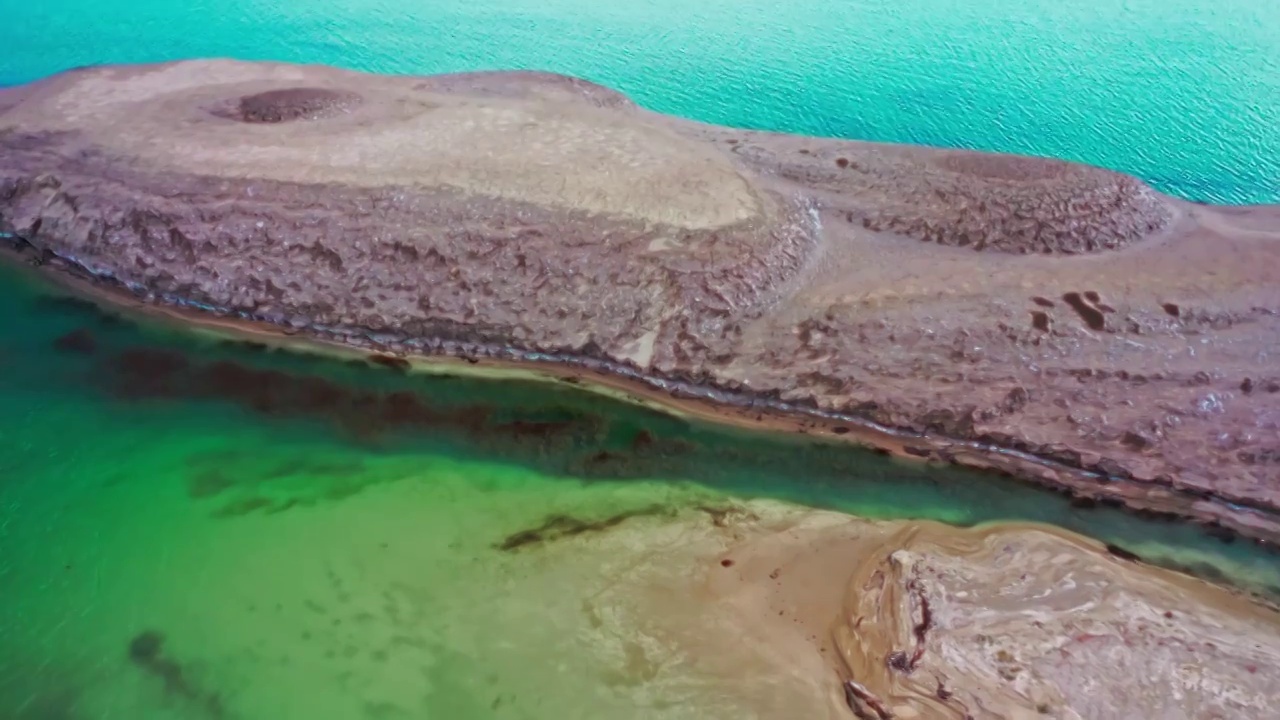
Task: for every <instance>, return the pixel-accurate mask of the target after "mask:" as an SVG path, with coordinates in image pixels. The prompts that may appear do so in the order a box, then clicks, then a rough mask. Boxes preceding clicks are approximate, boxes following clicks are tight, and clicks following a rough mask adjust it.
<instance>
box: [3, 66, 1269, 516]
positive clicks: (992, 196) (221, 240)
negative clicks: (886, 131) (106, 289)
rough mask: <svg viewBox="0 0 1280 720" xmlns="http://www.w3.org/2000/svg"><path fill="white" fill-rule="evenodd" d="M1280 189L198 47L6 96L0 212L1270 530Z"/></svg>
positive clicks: (395, 339) (313, 303) (333, 318)
mask: <svg viewBox="0 0 1280 720" xmlns="http://www.w3.org/2000/svg"><path fill="white" fill-rule="evenodd" d="M1276 216H1277V215H1276V211H1275V209H1274V208H1268V207H1261V208H1229V209H1228V208H1215V207H1209V206H1198V205H1192V204H1188V203H1183V202H1179V201H1176V200H1174V199H1171V198H1167V197H1163V196H1161V195H1159V194H1158V193H1155V192H1154V191H1152V190H1151V189H1149V188H1147V187H1146V186H1144V185H1143V184H1142V183H1140V182H1139V181H1137V180H1135V179H1133V178H1130V177H1127V176H1123V175H1119V174H1116V173H1111V172H1108V171H1104V170H1100V169H1096V168H1090V167H1086V166H1081V165H1075V164H1071V163H1064V162H1059V161H1052V160H1043V159H1034V158H1020V157H1011V156H1001V155H989V154H979V153H969V152H959V151H944V150H936V149H927V148H915V147H905V146H886V145H874V144H867V143H857V142H845V141H836V140H825V139H816V138H803V137H794V136H783V135H774V134H766V133H754V132H744V131H737V130H732V129H728V128H717V127H711V126H705V125H699V124H695V123H691V122H686V121H682V120H678V119H675V118H670V117H665V116H661V115H657V114H654V113H650V112H647V111H644V110H642V109H639V108H637V107H635V106H634V105H633V104H632V103H630V102H629V101H627V100H626V99H625V98H624V97H622V96H620V95H618V94H617V93H614V92H612V91H609V90H607V89H605V88H601V87H599V86H596V85H592V84H590V83H586V82H583V81H580V80H575V79H570V78H564V77H560V76H553V75H547V74H539V73H481V74H470V75H456V76H441V77H417V78H415V77H374V76H366V75H361V74H358V73H352V72H348V71H343V70H337V69H333V68H325V67H312V66H307V67H301V66H291V65H280V64H252V63H241V62H232V61H190V62H182V63H177V64H169V65H157V66H141V67H104V68H93V69H84V70H77V71H73V72H70V73H65V74H62V75H59V76H56V77H53V78H50V79H47V80H44V81H41V82H39V83H35V84H33V85H30V86H25V87H21V88H16V89H10V90H5V91H2V92H0V231H4V232H9V233H12V234H14V235H15V236H17V237H19V238H21V239H22V241H23V242H24V243H27V244H29V246H30V247H31V248H34V249H35V250H36V251H38V252H39V253H43V254H44V257H46V258H61V260H62V262H63V266H67V267H72V266H74V267H79V268H81V269H82V270H86V271H88V272H90V273H93V274H94V275H95V276H97V277H100V278H104V279H108V280H109V281H111V282H115V283H118V284H120V285H122V286H124V287H126V288H129V289H131V291H133V292H135V293H137V294H139V295H141V296H143V297H146V298H149V299H151V300H154V301H159V302H168V303H173V304H179V305H184V306H186V307H194V308H197V309H201V310H203V311H205V312H206V314H207V315H208V316H209V317H215V316H219V317H221V318H222V319H223V320H236V321H238V320H244V319H253V320H256V321H261V322H264V323H267V324H269V325H274V326H275V327H278V328H282V329H285V330H287V331H289V332H303V333H306V334H307V335H309V336H311V337H315V338H319V339H325V340H330V341H334V342H337V343H341V344H345V345H348V346H355V347H365V348H378V349H380V350H384V351H392V352H399V353H405V354H412V355H425V356H430V355H454V356H467V357H471V358H472V359H477V358H484V357H492V358H497V359H500V360H504V361H521V362H531V361H550V362H552V363H554V364H556V365H558V366H562V367H570V366H576V367H578V368H579V369H585V370H588V371H591V372H594V373H596V374H598V375H601V376H612V377H615V378H618V377H621V378H623V379H624V380H628V379H629V380H628V382H631V383H632V384H644V383H648V384H649V385H650V390H651V391H653V390H655V389H656V390H657V391H658V392H662V393H667V392H671V391H675V392H676V393H677V394H678V395H682V396H698V395H702V396H704V397H705V398H707V399H709V400H710V401H711V402H712V403H713V404H714V405H718V406H720V407H722V408H724V410H723V412H725V413H727V414H733V415H737V416H743V415H749V416H750V417H759V419H761V420H766V412H767V413H769V414H770V415H772V416H773V417H774V418H776V417H793V418H794V417H799V418H802V420H801V421H800V422H803V423H805V424H807V425H809V426H812V427H818V426H821V427H824V428H829V429H831V428H837V427H839V428H845V430H844V432H848V434H849V435H850V436H851V437H856V438H858V439H861V440H863V441H866V442H871V443H873V444H878V445H881V446H885V447H889V448H890V449H893V450H901V449H902V448H908V449H909V451H910V452H912V453H914V454H916V455H919V456H923V457H931V458H933V459H935V460H939V461H943V462H955V463H961V464H967V465H974V466H983V467H993V468H996V469H998V470H1001V471H1004V472H1008V473H1012V474H1015V475H1018V476H1020V477H1023V478H1026V479H1029V480H1032V481H1036V482H1041V483H1044V484H1048V485H1051V486H1055V487H1059V488H1064V489H1068V490H1070V491H1071V492H1074V493H1076V494H1079V495H1082V496H1086V497H1092V498H1097V499H1101V500H1104V501H1110V502H1117V503H1122V504H1125V505H1128V506H1129V507H1132V508H1135V509H1141V510H1154V511H1159V512H1168V513H1172V514H1176V515H1181V516H1186V517H1192V518H1195V519H1197V520H1199V521H1201V522H1204V523H1207V524H1211V525H1215V526H1217V525H1220V526H1223V527H1225V528H1228V529H1230V530H1231V531H1233V532H1238V533H1242V534H1245V535H1248V536H1251V537H1254V538H1259V539H1264V540H1268V541H1276V540H1277V539H1280V490H1278V488H1280V462H1277V457H1280V445H1278V444H1277V443H1280V374H1277V371H1276V362H1275V358H1274V353H1275V348H1277V347H1280V277H1277V273H1280V242H1277V240H1280V227H1277V226H1276V224H1275V218H1276ZM744 408H746V410H744ZM850 430H854V431H853V432H850ZM885 438H887V439H885Z"/></svg>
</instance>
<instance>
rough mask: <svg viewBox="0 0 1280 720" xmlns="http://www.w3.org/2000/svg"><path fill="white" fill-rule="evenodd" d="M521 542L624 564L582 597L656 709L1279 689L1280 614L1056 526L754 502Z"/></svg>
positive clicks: (624, 681)
mask: <svg viewBox="0 0 1280 720" xmlns="http://www.w3.org/2000/svg"><path fill="white" fill-rule="evenodd" d="M597 524H604V523H597ZM513 552H518V553H528V554H529V555H528V558H529V561H530V562H538V563H544V562H545V563H557V562H564V563H567V564H568V563H574V562H583V561H584V558H585V559H586V560H585V561H586V562H588V563H590V562H592V560H591V559H590V558H593V557H597V556H606V557H616V558H618V560H617V561H616V562H617V563H619V564H620V565H621V566H625V568H626V570H625V572H624V573H623V574H622V575H621V576H615V575H608V574H606V577H603V578H601V581H600V587H599V588H598V589H596V590H595V591H593V592H591V593H590V594H588V595H587V598H588V599H587V600H586V601H584V606H583V611H584V612H585V613H586V614H587V615H588V616H589V617H591V618H594V621H593V622H591V623H590V625H591V626H592V627H593V628H594V630H593V632H592V633H591V635H592V637H593V639H592V640H591V642H590V644H591V646H592V647H593V648H595V651H596V652H598V653H599V662H600V664H601V666H602V667H603V668H607V669H609V672H613V673H615V674H616V675H617V684H618V685H619V686H620V687H628V688H633V689H634V692H635V693H636V697H637V699H639V702H642V703H644V705H643V706H644V707H646V708H647V711H648V712H652V714H647V715H644V716H646V717H705V718H734V717H758V718H814V719H817V718H832V719H833V720H834V719H847V718H850V717H861V718H873V719H875V720H885V719H886V718H1063V719H1065V718H1072V719H1075V718H1122V717H1144V718H1145V717H1150V718H1169V719H1170V720H1173V719H1175V718H1215V717H1219V718H1224V717H1268V716H1270V715H1271V714H1272V713H1273V712H1274V707H1273V704H1274V701H1275V698H1276V697H1278V696H1280V684H1278V683H1280V678H1277V676H1276V674H1275V673H1274V672H1270V671H1269V669H1270V668H1272V667H1274V664H1275V663H1276V662H1277V661H1278V660H1280V615H1277V614H1276V613H1275V612H1274V611H1273V610H1271V609H1268V608H1263V607H1260V606H1256V605H1253V604H1251V603H1249V602H1248V601H1247V600H1244V599H1242V598H1239V597H1237V596H1234V595H1232V594H1230V593H1229V592H1227V591H1225V590H1222V589H1220V588H1216V587H1213V586H1211V585H1208V584H1205V583H1202V582H1199V581H1196V580H1191V579H1189V578H1186V577H1184V576H1181V575H1178V574H1177V573H1172V572H1168V571H1163V570H1158V569H1153V568H1150V567H1147V566H1143V565H1140V564H1135V563H1133V562H1131V561H1129V560H1126V559H1124V558H1122V557H1117V556H1115V555H1112V554H1109V553H1107V552H1106V551H1105V550H1104V549H1103V548H1102V546H1100V545H1099V544H1097V543H1095V542H1092V541H1088V540H1085V539H1083V538H1080V537H1078V536H1073V535H1070V534H1067V533H1062V532H1060V531H1056V530H1053V529H1051V528H1046V527H1037V526H1019V525H1000V526H992V527H987V528H978V529H967V530H957V529H956V528H952V527H947V526H943V525H938V524H934V523H914V522H913V523H902V522H895V523H884V522H872V521H866V520H859V519H854V518H850V517H848V516H844V515H839V514H835V513H826V512H813V511H807V510H801V509H797V508H793V507H788V506H782V505H780V504H777V503H767V502H755V503H750V504H746V505H742V506H738V507H734V508H718V509H716V512H709V511H705V510H704V511H694V510H690V511H687V512H685V513H682V514H681V515H679V516H678V517H676V518H675V519H674V520H673V519H670V518H664V519H661V520H659V519H656V518H645V517H633V518H629V519H626V520H624V521H622V522H619V523H617V524H615V525H611V526H610V527H609V528H608V529H605V530H602V531H601V532H599V533H589V534H588V533H584V534H579V535H574V536H570V537H565V538H562V539H560V540H556V541H554V542H551V543H549V544H547V545H538V546H529V547H523V546H522V547H519V548H517V549H516V550H513ZM623 558H625V561H624V560H623ZM658 697H661V698H666V699H667V700H669V701H671V700H674V699H676V698H679V699H680V700H679V701H676V702H673V703H672V705H671V706H669V707H667V708H666V709H665V712H664V711H663V710H662V708H660V707H659V706H653V705H649V704H648V703H647V702H645V701H644V700H643V699H642V698H658Z"/></svg>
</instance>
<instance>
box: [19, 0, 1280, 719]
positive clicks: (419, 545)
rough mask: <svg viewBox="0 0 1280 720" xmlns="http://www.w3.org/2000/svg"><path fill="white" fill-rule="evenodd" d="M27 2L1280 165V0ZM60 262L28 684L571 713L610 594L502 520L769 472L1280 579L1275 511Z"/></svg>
mask: <svg viewBox="0 0 1280 720" xmlns="http://www.w3.org/2000/svg"><path fill="white" fill-rule="evenodd" d="M0 5H2V7H0V11H2V12H3V15H2V16H0V17H2V18H3V21H2V22H0V48H3V52H4V54H3V55H2V56H0V84H3V83H14V82H21V81H26V80H30V79H34V78H36V77H39V76H41V75H44V74H48V73H51V72H54V71H57V70H60V69H64V68H67V67H72V66H76V65H83V64H91V63H96V62H104V61H116V62H133V61H150V60H162V59H171V58H178V57H189V56H208V55H220V56H237V57H245V58H274V59H283V60H292V61H304V62H325V63H335V64H341V65H348V66H352V67H357V68H362V69H366V70H375V71H382V72H406V73H407V72H412V73H429V72H440V71H448V70H467V69H478V68H494V67H501V68H506V67H533V68H541V69H549V70H556V71H560V72H567V73H572V74H576V75H581V76H585V77H588V78H591V79H594V80H598V81H601V82H604V83H606V84H609V85H611V86H614V87H618V88H620V89H622V90H624V91H626V92H627V93H629V94H630V95H632V96H633V97H635V98H636V99H638V100H639V101H640V102H642V103H643V104H645V105H647V106H649V107H652V108H655V109H659V110H663V111H668V112H673V113H678V114H682V115H687V116H690V117H694V118H698V119H702V120H707V121H713V122H721V123H728V124H734V125H741V126H751V127H763V128H771V129H778V130H787V131H794V132H804V133H817V134H828V135H840V136H847V137H858V138H867V139H878V140H893V141H909V142H923V143H931V144H938V145H959V146H969V147H980V148H988V149H998V150H1006V151H1016V152H1026V153H1033V154H1044V155H1054V156H1060V157H1067V158H1074V159H1080V160H1086V161H1089V162H1093V163H1097V164H1101V165H1105V166H1108V167H1113V168H1117V169H1121V170H1126V171H1130V172H1134V173H1137V174H1139V175H1141V176H1143V177H1145V178H1146V179H1148V180H1150V181H1151V182H1153V183H1154V184H1156V185H1157V186H1158V187H1161V188H1162V189H1165V190H1167V191H1169V192H1173V193H1176V194H1180V195H1183V196H1187V197H1192V198H1199V199H1209V200H1219V201H1228V202H1251V201H1274V200H1276V199H1278V198H1280V184H1277V183H1278V182H1280V181H1278V180H1277V178H1280V5H1277V4H1273V3H1262V2H1251V1H1246V0H1238V1H1233V0H1228V1H1226V2H1209V1H1208V0H1165V1H1162V2H1155V1H1154V0H1131V1H1130V2H1101V1H1100V0H1089V1H1087V2H1086V1H1083V0H1066V1H1064V2H1057V3H1047V2H1036V3H1012V2H995V1H994V0H985V1H983V2H967V3H965V2H954V1H952V0H903V1H897V2H888V1H887V0H885V1H882V2H880V1H877V2H855V1H845V0H825V1H823V2H820V1H819V0H797V1H796V2H768V1H765V0H736V1H733V2H730V0H709V2H703V3H693V4H690V3H678V2H674V1H671V0H652V1H649V2H631V3H586V2H579V1H577V0H539V1H537V2H535V1H534V0H488V1H487V2H486V1H472V2H456V1H454V0H443V1H437V2H428V1H425V0H422V1H418V2H409V0H363V1H357V0H345V1H340V2H319V1H318V0H317V1H314V2H313V1H310V0H306V1H302V0H295V1H292V2H274V1H273V2H265V1H263V0H254V1H252V2H242V3H226V2H217V3H215V2H211V1H210V0H196V1H194V2H187V3H174V2H167V3H159V2H153V1H151V0H144V1H142V2H131V3H127V4H125V3H107V4H102V3H88V2H84V1H83V0H41V1H40V2H22V3H19V2H15V0H0ZM52 297H54V296H51V295H49V294H48V291H47V289H42V286H40V285H39V284H37V283H35V282H34V281H33V280H31V279H30V278H26V277H25V276H20V275H18V274H15V273H14V272H11V271H4V272H3V273H0V316H2V317H4V318H5V319H6V323H5V325H4V327H3V329H0V720H10V718H22V719H23V720H81V719H82V718H83V719H87V718H124V719H128V720H136V719H139V718H142V719H149V718H157V719H167V718H176V719H182V720H188V719H198V718H221V717H226V718H237V719H238V718H243V719H246V720H286V719H291V718H299V719H316V720H330V719H333V720H342V719H346V718H362V717H369V718H402V717H403V718H442V719H447V720H454V719H457V720H470V719H471V718H488V717H512V718H547V717H553V716H551V715H548V714H546V713H545V712H542V713H540V711H539V710H538V708H539V707H540V706H539V702H538V701H539V698H547V697H569V696H572V695H574V694H584V695H590V694H591V693H595V692H598V688H599V687H602V684H601V677H600V669H599V668H593V667H590V666H588V665H587V664H586V663H585V661H584V660H582V659H581V658H579V654H578V653H577V652H576V650H575V646H574V644H573V643H574V640H573V630H574V628H573V627H564V626H558V625H555V624H554V623H549V622H547V621H546V618H551V617H558V618H569V617H573V615H574V609H575V607H576V603H577V599H576V598H574V597H572V596H566V597H563V598H559V599H554V595H552V594H547V593H545V592H544V593H542V594H539V595H537V597H538V598H539V600H538V602H539V603H542V605H540V606H538V607H529V606H528V605H527V604H526V603H524V602H523V600H524V597H525V593H527V592H528V593H531V592H532V589H533V588H535V586H538V584H539V583H545V582H548V581H547V580H545V578H546V577H549V573H551V572H552V571H551V570H550V569H549V568H547V567H543V566H539V565H538V564H537V563H536V562H534V561H532V560H530V557H531V556H530V555H529V554H520V553H511V552H506V551H504V550H502V549H501V547H500V546H501V544H502V543H503V541H504V539H506V538H507V537H509V536H510V535H511V534H512V533H516V532H519V531H521V530H526V529H528V528H532V527H536V526H538V525H539V524H541V523H542V522H543V521H544V520H545V519H546V518H547V517H548V516H550V515H556V514H563V515H569V516H572V517H575V518H580V519H583V520H586V521H591V520H596V519H601V518H607V517H610V516H614V515H617V514H618V513H624V512H627V511H641V510H643V511H648V510H650V509H652V508H655V507H657V508H678V507H684V506H690V505H705V504H715V503H718V502H723V501H725V500H726V499H729V498H754V497H766V498H777V499H782V500H788V501H793V502H797V503H801V504H806V505H813V506H820V507H829V508H834V509H839V510H844V511H847V512H851V513H855V514H859V515H864V516H873V517H886V518H896V517H929V518H936V519H942V520H946V521H949V522H955V523H960V524H970V523H978V522H984V521H990V520H999V519H1011V518H1021V519H1032V520H1039V521H1045V522H1051V523H1055V524H1058V525H1061V526H1064V527H1068V528H1071V529H1075V530H1078V531H1080V532H1084V533H1086V534H1089V535H1091V536H1094V537H1097V538H1099V539H1103V540H1106V541H1109V542H1114V543H1116V544H1119V545H1122V546H1124V547H1127V548H1130V549H1133V550H1136V551H1138V552H1139V553H1141V554H1143V555H1144V556H1147V557H1150V558H1152V559H1156V560H1164V561H1167V562H1171V563H1177V564H1182V565H1193V566H1195V567H1196V568H1198V570H1199V571H1200V572H1203V573H1209V574H1215V573H1216V574H1219V575H1222V576H1224V577H1226V578H1227V579H1229V580H1231V581H1233V582H1236V583H1238V584H1240V585H1244V586H1248V587H1250V588H1252V589H1256V590H1260V591H1264V592H1266V591H1269V592H1275V588H1276V587H1280V569H1278V567H1277V562H1276V559H1275V558H1274V556H1271V555H1268V554H1266V553H1264V552H1260V551H1258V550H1257V549H1255V548H1253V547H1252V546H1250V545H1249V544H1247V543H1236V544H1233V545H1226V544H1222V543H1220V542H1218V541H1216V540H1212V539H1208V538H1206V537H1204V536H1203V535H1201V534H1199V533H1198V532H1196V531H1193V530H1191V529H1189V528H1185V527H1179V526H1175V525H1170V524H1164V523H1154V522H1148V521H1143V520H1139V519H1136V518H1133V517H1131V516H1127V515H1123V514H1120V513H1118V512H1115V511H1111V510H1105V509H1091V510H1081V509H1074V508H1072V507H1071V506H1070V505H1069V504H1068V503H1067V502H1066V501H1065V500H1063V499H1061V498H1059V497H1057V496H1054V495H1052V494H1048V493H1044V492H1041V491H1037V490H1034V489H1031V488H1028V487H1025V486H1022V485H1019V484H1016V483H1012V482H1008V481H1002V480H996V479H990V478H983V477H977V476H971V475H962V474H958V473H945V474H939V473H936V472H929V471H925V470H923V469H920V468H915V467H912V466H904V465H900V464H895V463H891V462H889V461H887V460H884V459H882V458H879V457H877V456H874V455H871V454H868V453H865V452H860V451H856V450H852V449H848V448H844V447H842V446H835V445H824V444H821V443H814V442H811V441H804V440H800V439H786V438H771V437H761V436H754V435H750V434H746V433H742V432H730V431H726V430H723V429H716V428H712V427H709V426H704V425H699V424H696V423H689V422H686V421H683V420H679V419H674V418H671V417H666V416H663V415H660V414H657V413H654V412H651V411H646V410H642V409H639V408H635V407H631V406H624V405H622V404H620V403H617V402H613V401H607V400H605V399H603V398H601V397H599V396H594V395H590V394H587V393H585V392H583V391H581V390H579V389H575V388H572V387H568V386H562V385H537V384H531V383H515V382H511V381H503V382H497V381H488V382H481V381H478V380H468V379H462V378H431V377H423V376H404V375H401V374H398V373H395V372H392V371H390V370H387V369H385V368H373V367H368V366H366V367H356V366H353V365H348V364H342V363H339V362H336V361H321V360H318V359H314V358H312V359H308V358H303V357H297V356H287V355H284V354H281V353H267V352H262V351H260V350H255V349H252V348H244V347H233V346H228V345H225V344H218V343H216V342H215V341H213V340H209V339H197V338H194V337H190V336H184V335H177V334H174V333H173V332H171V331H167V330H160V329H156V328H139V327H136V326H134V325H132V324H130V323H122V322H120V321H118V320H112V319H111V318H110V317H107V316H103V315H102V314H100V313H98V312H95V311H94V310H93V309H92V308H91V307H86V306H84V305H79V304H74V303H67V302H60V301H57V300H53V299H51V298H52ZM76 330H83V331H84V332H82V333H79V334H74V335H69V333H73V331H76ZM143 348H145V349H146V351H145V352H141V349H143ZM268 371H274V372H276V373H278V374H277V375H263V373H265V372H268ZM595 571H596V569H594V568H592V567H590V566H584V567H577V568H568V569H566V568H559V569H557V570H556V571H555V572H560V573H592V572H595ZM566 577H567V576H566ZM562 579H564V578H562ZM565 581H566V582H568V580H567V579H566V580H565ZM548 603H550V605H548ZM498 698H504V701H503V702H502V703H501V704H500V705H501V706H500V707H499V708H497V709H495V703H497V699H498ZM607 706H608V705H607V703H606V702H605V701H603V700H601V701H600V702H599V703H596V704H595V705H594V707H607ZM612 716H613V717H644V716H645V715H644V713H643V712H642V711H638V710H633V711H632V712H630V713H628V712H624V711H623V710H621V709H619V710H618V711H617V712H616V713H614V714H613V715H612Z"/></svg>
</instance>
